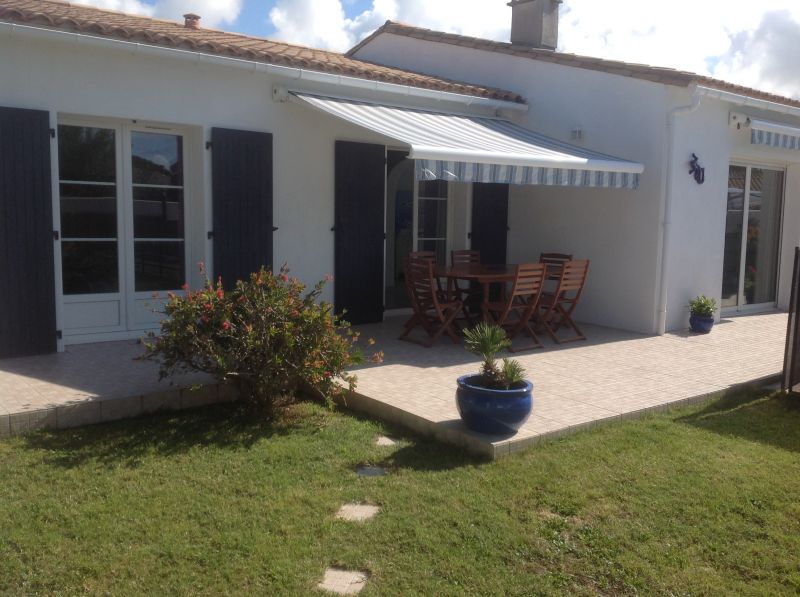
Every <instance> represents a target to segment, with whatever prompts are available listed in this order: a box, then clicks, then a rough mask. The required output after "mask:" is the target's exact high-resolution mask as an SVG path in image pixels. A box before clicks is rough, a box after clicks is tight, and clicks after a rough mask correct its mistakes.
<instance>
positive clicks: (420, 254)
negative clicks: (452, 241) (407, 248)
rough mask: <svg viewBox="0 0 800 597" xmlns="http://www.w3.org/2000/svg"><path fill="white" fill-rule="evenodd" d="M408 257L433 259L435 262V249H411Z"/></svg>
mask: <svg viewBox="0 0 800 597" xmlns="http://www.w3.org/2000/svg"><path fill="white" fill-rule="evenodd" d="M408 258H409V259H422V260H425V261H433V262H434V263H436V260H437V257H436V252H435V251H411V252H410V253H409V254H408Z"/></svg>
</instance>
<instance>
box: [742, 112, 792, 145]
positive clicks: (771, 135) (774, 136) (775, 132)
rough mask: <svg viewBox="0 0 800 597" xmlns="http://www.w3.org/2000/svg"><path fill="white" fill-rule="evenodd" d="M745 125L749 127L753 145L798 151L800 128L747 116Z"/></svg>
mask: <svg viewBox="0 0 800 597" xmlns="http://www.w3.org/2000/svg"><path fill="white" fill-rule="evenodd" d="M746 126H749V127H750V143H752V144H753V145H767V146H769V147H777V148H779V149H794V150H799V151H800V128H796V127H793V126H788V125H786V124H780V123H777V122H769V121H768V120H756V119H754V118H748V119H747V124H746Z"/></svg>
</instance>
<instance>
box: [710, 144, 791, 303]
mask: <svg viewBox="0 0 800 597" xmlns="http://www.w3.org/2000/svg"><path fill="white" fill-rule="evenodd" d="M732 166H738V167H740V168H745V183H744V184H745V188H744V198H743V200H742V241H741V249H740V251H741V252H740V254H739V288H738V289H737V297H736V300H737V303H738V304H737V305H733V306H730V307H722V308H721V309H720V315H721V316H723V317H730V316H734V315H746V314H749V313H761V312H764V311H771V310H773V309H775V308H776V306H777V304H778V297H779V296H780V289H781V277H780V271H781V258H782V250H781V249H782V247H783V224H784V218H785V216H786V178H787V168H786V165H785V164H775V163H769V162H759V161H755V160H749V159H748V160H739V159H732V160H731V161H730V163H729V164H728V168H730V167H732ZM753 168H757V169H760V170H772V171H775V172H781V173H782V174H783V188H782V189H781V205H780V208H779V209H778V211H779V213H780V218H781V219H780V222H779V224H778V259H777V262H776V264H775V268H776V271H777V275H776V276H775V278H776V280H775V300H774V301H770V302H766V303H754V304H751V305H745V304H743V299H744V282H745V277H744V276H743V275H742V272H743V271H744V267H745V260H746V257H747V222H746V221H745V218H747V216H748V214H749V211H750V192H751V191H750V183H751V180H752V178H751V177H752V171H753ZM726 201H727V199H726ZM726 210H727V204H726Z"/></svg>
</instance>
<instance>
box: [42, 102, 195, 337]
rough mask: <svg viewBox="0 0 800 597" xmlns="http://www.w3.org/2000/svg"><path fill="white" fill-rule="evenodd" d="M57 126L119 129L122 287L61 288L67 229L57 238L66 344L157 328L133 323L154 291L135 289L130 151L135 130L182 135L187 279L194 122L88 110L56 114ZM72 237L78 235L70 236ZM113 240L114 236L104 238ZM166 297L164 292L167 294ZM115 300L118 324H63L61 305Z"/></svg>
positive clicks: (57, 205) (56, 187)
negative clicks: (95, 290)
mask: <svg viewBox="0 0 800 597" xmlns="http://www.w3.org/2000/svg"><path fill="white" fill-rule="evenodd" d="M54 120H55V128H56V130H58V126H59V125H66V126H82V127H96V128H104V129H112V130H114V131H115V134H114V137H115V152H116V155H115V159H116V183H115V184H116V194H117V236H116V238H117V267H118V275H119V291H118V292H116V293H103V294H81V295H65V294H64V293H63V270H62V260H61V242H62V241H63V235H61V234H60V235H59V239H58V240H57V241H55V251H54V255H55V269H56V275H55V280H56V300H57V308H56V311H57V314H60V316H59V321H58V325H59V329H62V330H63V337H64V338H63V343H64V344H80V343H86V342H99V341H106V340H123V339H128V338H138V337H140V336H141V335H142V332H145V331H148V330H153V329H157V328H158V327H159V324H158V323H157V322H153V323H147V324H139V325H137V324H135V323H134V321H133V317H134V313H135V308H136V303H137V301H141V300H143V299H152V298H153V292H151V291H142V292H136V291H135V290H134V289H135V267H134V261H135V260H134V253H133V250H134V238H133V186H132V183H133V172H132V165H131V160H132V151H131V147H130V142H131V133H132V132H134V131H137V132H149V133H160V134H166V135H179V136H181V138H182V145H183V220H184V230H183V244H184V272H183V273H184V280H185V281H188V280H189V279H190V267H191V266H190V264H191V263H193V262H194V261H193V257H196V256H195V255H194V252H193V250H192V246H191V239H192V231H191V226H192V222H193V221H194V218H195V210H196V209H201V210H202V209H203V207H202V206H196V205H195V204H194V203H195V202H194V200H193V199H192V198H193V197H199V196H200V191H201V185H200V182H199V181H197V180H196V179H195V177H194V176H193V170H192V166H193V164H194V163H195V160H196V159H197V155H196V151H197V148H196V147H195V146H194V144H193V143H192V142H191V140H192V139H193V138H194V137H193V135H192V132H191V129H190V127H185V126H179V125H168V124H162V123H156V122H150V121H133V122H132V121H129V120H120V119H114V118H102V117H98V118H94V117H88V116H75V115H61V114H55V119H54ZM57 141H58V140H57V139H56V143H55V144H54V145H53V151H52V157H51V172H52V173H53V185H52V186H53V212H54V215H53V223H54V226H55V228H54V229H55V230H61V226H60V225H61V218H60V214H61V192H60V184H59V183H60V179H59V167H58V158H59V155H58V142H57ZM67 240H74V239H67ZM103 240H110V239H103ZM167 291H172V292H181V290H180V289H172V288H170V289H164V290H163V291H160V292H162V294H164V293H166V292H167ZM165 298H166V297H163V298H162V299H159V300H163V299H165ZM105 301H117V302H118V304H119V309H120V313H119V320H120V325H117V326H96V327H86V328H75V329H71V330H64V323H65V322H64V315H63V311H64V309H63V306H64V305H68V304H73V303H93V302H105Z"/></svg>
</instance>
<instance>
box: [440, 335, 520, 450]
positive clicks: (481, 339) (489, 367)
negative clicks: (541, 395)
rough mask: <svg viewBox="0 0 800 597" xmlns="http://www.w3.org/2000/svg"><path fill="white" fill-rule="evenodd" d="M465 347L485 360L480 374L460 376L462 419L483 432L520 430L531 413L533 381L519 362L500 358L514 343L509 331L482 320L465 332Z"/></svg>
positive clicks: (460, 409) (496, 432)
mask: <svg viewBox="0 0 800 597" xmlns="http://www.w3.org/2000/svg"><path fill="white" fill-rule="evenodd" d="M464 346H465V348H466V349H467V350H468V351H469V352H471V353H473V354H475V355H478V356H479V357H481V359H482V361H483V363H482V365H481V371H480V373H477V374H470V375H463V376H461V377H459V378H458V390H457V391H456V404H457V406H458V412H459V414H460V415H461V420H462V421H464V424H465V425H466V426H467V427H468V428H469V429H472V430H473V431H478V432H480V433H490V434H494V435H510V434H514V433H516V432H517V431H518V430H519V428H520V427H521V426H522V425H523V424H524V423H525V421H527V420H528V417H529V416H530V414H531V408H532V407H533V384H532V383H531V382H530V381H528V380H527V379H525V369H523V367H522V365H521V364H520V363H519V361H516V360H513V359H502V361H498V360H497V353H499V352H500V351H501V350H504V349H506V348H508V347H509V346H511V341H510V340H509V339H508V337H507V336H506V332H505V330H503V328H501V327H499V326H496V325H489V324H486V323H481V324H479V325H477V326H476V327H474V328H473V329H468V330H465V331H464Z"/></svg>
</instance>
